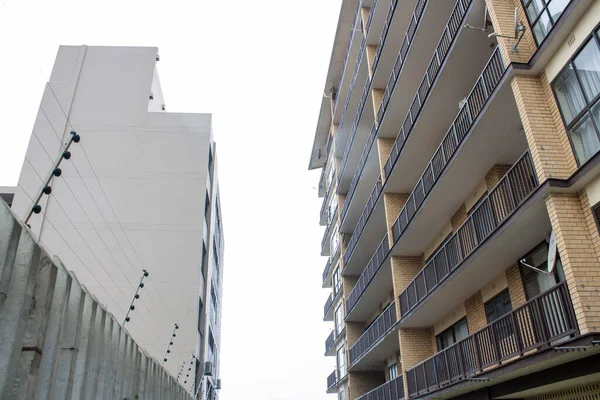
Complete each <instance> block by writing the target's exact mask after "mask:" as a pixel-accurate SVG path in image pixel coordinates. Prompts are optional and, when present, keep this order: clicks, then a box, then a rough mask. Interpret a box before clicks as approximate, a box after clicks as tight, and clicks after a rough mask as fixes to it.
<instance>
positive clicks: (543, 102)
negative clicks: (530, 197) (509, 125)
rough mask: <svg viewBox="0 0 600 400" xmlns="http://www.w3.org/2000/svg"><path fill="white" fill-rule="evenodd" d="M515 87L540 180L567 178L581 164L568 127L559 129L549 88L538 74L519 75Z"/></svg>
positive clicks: (518, 105)
mask: <svg viewBox="0 0 600 400" xmlns="http://www.w3.org/2000/svg"><path fill="white" fill-rule="evenodd" d="M511 85H512V90H513V94H514V96H515V100H516V102H517V108H518V109H519V114H520V116H521V121H522V123H523V129H524V130H525V137H526V138H527V143H528V145H529V150H530V152H531V157H532V159H533V164H534V165H535V170H536V172H537V176H538V179H539V181H540V182H544V181H545V180H546V179H548V178H563V179H566V178H568V177H569V176H571V174H573V172H575V169H576V166H577V164H576V163H575V158H574V155H573V151H572V150H571V147H570V146H568V147H567V145H568V143H569V141H568V138H567V137H566V133H565V132H564V129H563V130H562V132H561V131H560V130H559V129H557V127H556V124H555V116H554V115H553V113H552V110H551V107H550V106H549V103H555V101H554V98H553V97H552V98H549V97H548V88H547V87H544V86H549V85H543V84H542V80H541V79H540V78H538V77H536V76H527V75H517V76H515V77H514V78H513V80H512V82H511Z"/></svg>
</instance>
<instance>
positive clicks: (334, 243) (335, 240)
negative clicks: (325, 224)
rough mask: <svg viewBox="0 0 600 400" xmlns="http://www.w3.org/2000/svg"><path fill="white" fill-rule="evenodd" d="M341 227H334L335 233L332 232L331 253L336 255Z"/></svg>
mask: <svg viewBox="0 0 600 400" xmlns="http://www.w3.org/2000/svg"><path fill="white" fill-rule="evenodd" d="M339 236H340V235H339V228H338V227H337V225H336V227H335V228H333V233H332V234H331V255H332V256H333V255H335V252H336V251H337V248H338V246H339V244H340V238H339Z"/></svg>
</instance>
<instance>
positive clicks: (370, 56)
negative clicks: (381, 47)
mask: <svg viewBox="0 0 600 400" xmlns="http://www.w3.org/2000/svg"><path fill="white" fill-rule="evenodd" d="M376 54H377V46H376V45H372V44H368V45H367V65H368V67H369V78H373V61H375V55H376Z"/></svg>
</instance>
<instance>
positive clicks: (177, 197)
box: [12, 46, 224, 399]
mask: <svg viewBox="0 0 600 400" xmlns="http://www.w3.org/2000/svg"><path fill="white" fill-rule="evenodd" d="M158 61H159V56H158V49H157V48H145V47H95V46H61V47H60V48H59V50H58V54H57V57H56V61H55V64H54V68H53V70H52V74H51V77H50V80H49V82H48V83H47V84H46V86H45V88H44V92H43V97H42V100H41V103H40V107H39V110H38V114H37V118H36V120H35V123H34V126H33V131H32V134H31V139H30V142H29V146H28V148H27V153H26V156H25V160H24V163H23V168H22V170H21V175H20V178H19V181H18V187H17V189H16V193H15V195H14V199H13V202H12V209H13V211H14V212H15V213H16V214H17V215H19V216H20V217H21V218H23V219H24V220H25V219H26V218H27V216H28V215H30V214H31V217H30V218H29V219H28V221H27V222H28V224H29V225H30V228H31V231H32V232H33V233H34V235H36V236H37V237H38V238H39V240H40V242H41V244H42V245H43V246H45V247H46V248H47V249H48V251H49V252H50V253H52V254H54V255H56V256H58V257H59V258H60V259H61V260H62V262H63V264H64V265H65V267H66V268H68V269H70V270H72V271H73V272H74V273H75V275H76V276H77V279H78V280H79V282H80V283H81V284H82V285H83V286H85V287H86V288H87V290H88V291H89V292H90V293H91V294H92V295H93V296H94V297H95V298H97V299H98V301H99V302H100V303H101V304H103V305H104V306H105V307H106V309H107V310H108V311H109V312H110V313H112V314H113V315H114V317H115V318H116V320H118V321H120V322H121V323H122V325H123V326H124V328H125V329H126V330H127V331H128V332H129V334H130V335H131V337H132V338H133V339H134V340H135V341H136V342H137V343H138V344H139V346H140V347H141V348H142V349H143V350H144V351H145V352H146V353H148V354H149V355H150V356H151V357H153V358H154V359H155V360H157V362H159V363H160V365H162V366H163V367H164V368H165V369H166V370H167V371H168V372H169V373H170V374H171V375H172V376H173V377H174V378H176V379H177V381H178V383H179V384H181V385H182V386H184V387H185V388H186V390H188V391H189V393H190V394H192V395H193V396H194V398H199V399H215V398H218V395H217V389H218V388H219V385H220V379H219V374H220V366H219V354H220V338H221V304H222V302H221V299H222V284H223V248H224V247H223V243H224V242H223V230H222V216H221V206H220V199H219V184H218V179H217V176H218V169H217V152H216V145H215V142H214V140H213V135H212V127H211V118H212V117H211V115H210V114H184V113H171V112H166V106H165V99H164V96H163V94H162V90H161V86H160V80H159V77H158V73H157V63H158ZM72 132H73V133H75V134H76V135H78V136H79V138H80V140H79V141H78V142H74V143H71V142H72V137H73V133H72ZM67 143H71V145H70V147H69V149H68V152H69V154H68V156H66V155H65V144H67ZM57 160H61V163H60V166H59V169H60V171H59V174H56V173H55V170H54V168H55V166H56V163H57ZM52 174H54V176H53V177H52V179H51V181H50V184H49V185H48V186H49V187H50V188H51V190H48V191H44V192H42V191H43V190H44V188H45V187H46V180H47V179H48V177H50V176H51V175H52ZM40 193H43V194H42V195H41V198H40V200H39V202H36V200H37V198H38V196H39V195H40ZM46 193H47V194H46ZM35 204H37V205H38V206H39V207H40V208H38V209H37V210H35V212H34V213H31V211H32V209H33V207H34V205H35ZM144 272H147V273H148V275H147V276H144ZM136 293H137V294H138V295H139V298H135V295H136ZM126 317H127V318H128V319H126Z"/></svg>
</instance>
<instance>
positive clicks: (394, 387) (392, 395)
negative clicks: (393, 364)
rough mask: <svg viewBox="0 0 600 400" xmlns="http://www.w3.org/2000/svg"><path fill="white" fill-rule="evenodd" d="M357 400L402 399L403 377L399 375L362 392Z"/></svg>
mask: <svg viewBox="0 0 600 400" xmlns="http://www.w3.org/2000/svg"><path fill="white" fill-rule="evenodd" d="M357 400H404V379H403V378H402V375H400V376H399V377H397V378H395V379H392V380H391V381H387V382H386V383H384V384H383V385H381V386H379V387H377V388H375V389H373V390H371V391H370V392H368V393H366V394H363V395H362V396H360V397H359V398H358V399H357Z"/></svg>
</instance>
